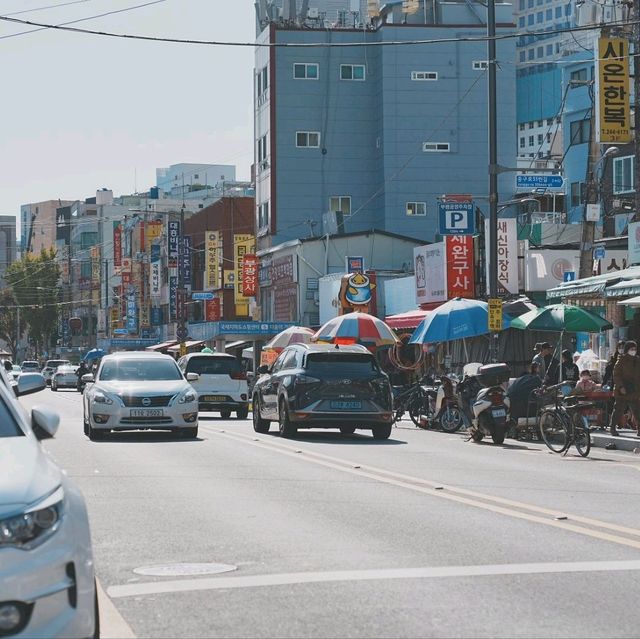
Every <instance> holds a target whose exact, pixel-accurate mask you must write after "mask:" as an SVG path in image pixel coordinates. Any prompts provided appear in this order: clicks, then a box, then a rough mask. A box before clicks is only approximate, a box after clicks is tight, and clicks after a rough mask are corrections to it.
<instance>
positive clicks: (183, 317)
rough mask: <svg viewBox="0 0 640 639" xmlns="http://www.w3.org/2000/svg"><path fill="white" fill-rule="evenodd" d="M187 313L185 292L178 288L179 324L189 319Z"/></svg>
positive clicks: (177, 308) (177, 309) (177, 316)
mask: <svg viewBox="0 0 640 639" xmlns="http://www.w3.org/2000/svg"><path fill="white" fill-rule="evenodd" d="M185 311H186V306H185V294H184V290H183V289H181V288H178V289H177V290H176V320H178V322H181V321H183V320H186V319H187V317H186V313H185Z"/></svg>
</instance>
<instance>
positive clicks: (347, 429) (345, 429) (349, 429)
mask: <svg viewBox="0 0 640 639" xmlns="http://www.w3.org/2000/svg"><path fill="white" fill-rule="evenodd" d="M340 432H341V433H342V434H343V435H353V433H355V432H356V427H355V426H340Z"/></svg>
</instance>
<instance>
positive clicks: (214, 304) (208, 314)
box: [204, 297, 222, 322]
mask: <svg viewBox="0 0 640 639" xmlns="http://www.w3.org/2000/svg"><path fill="white" fill-rule="evenodd" d="M220 302H221V300H220V298H219V297H215V298H214V299H212V300H206V301H205V303H204V314H205V317H204V319H205V321H207V322H217V321H219V320H220V319H221V318H222V308H221V304H220Z"/></svg>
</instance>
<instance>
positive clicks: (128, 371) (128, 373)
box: [99, 359, 182, 382]
mask: <svg viewBox="0 0 640 639" xmlns="http://www.w3.org/2000/svg"><path fill="white" fill-rule="evenodd" d="M99 379H100V381H102V382H112V381H134V380H137V381H140V382H143V381H177V380H179V379H182V374H181V373H180V369H179V368H178V366H177V364H176V363H175V362H172V361H168V360H151V359H121V360H117V359H116V360H112V361H110V362H109V361H107V362H103V363H102V368H101V369H100V373H99Z"/></svg>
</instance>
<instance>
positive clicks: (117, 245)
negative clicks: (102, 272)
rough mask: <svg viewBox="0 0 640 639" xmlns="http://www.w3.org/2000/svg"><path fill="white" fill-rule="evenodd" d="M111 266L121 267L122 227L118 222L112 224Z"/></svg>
mask: <svg viewBox="0 0 640 639" xmlns="http://www.w3.org/2000/svg"><path fill="white" fill-rule="evenodd" d="M113 266H114V267H115V268H120V267H121V266H122V226H121V225H120V222H114V223H113Z"/></svg>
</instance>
